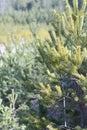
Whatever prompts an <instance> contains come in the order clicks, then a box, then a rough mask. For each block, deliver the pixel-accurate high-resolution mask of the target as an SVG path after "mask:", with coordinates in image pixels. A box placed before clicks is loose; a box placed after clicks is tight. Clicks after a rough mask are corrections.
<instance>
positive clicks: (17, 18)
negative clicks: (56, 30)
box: [0, 0, 82, 43]
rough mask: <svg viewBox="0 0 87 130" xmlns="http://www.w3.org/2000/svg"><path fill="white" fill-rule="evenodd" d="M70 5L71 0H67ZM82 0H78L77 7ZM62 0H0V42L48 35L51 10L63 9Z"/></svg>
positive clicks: (59, 10) (42, 37)
mask: <svg viewBox="0 0 87 130" xmlns="http://www.w3.org/2000/svg"><path fill="white" fill-rule="evenodd" d="M69 2H70V4H71V6H72V0H69ZM81 4H82V0H79V8H80V7H81ZM64 5H65V3H64V0H0V43H2V42H4V43H6V42H8V41H11V40H14V38H15V39H16V40H17V41H21V40H22V38H25V39H26V40H27V41H29V38H30V37H32V36H37V37H39V38H41V39H42V40H43V39H44V38H45V37H49V34H48V23H49V21H50V20H51V19H52V14H51V11H52V9H56V10H57V11H58V12H61V11H63V10H64V7H65V6H64Z"/></svg>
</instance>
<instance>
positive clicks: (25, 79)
mask: <svg viewBox="0 0 87 130" xmlns="http://www.w3.org/2000/svg"><path fill="white" fill-rule="evenodd" d="M86 5H87V2H86V1H85V0H84V2H83V5H82V8H81V9H80V10H79V9H78V1H76V0H73V8H72V7H71V6H70V5H69V3H68V1H67V0H66V8H65V11H64V12H63V13H58V12H56V11H55V10H53V12H52V13H53V15H52V18H51V20H50V22H49V27H48V28H47V30H49V31H47V32H45V30H44V29H42V30H41V32H42V33H41V32H38V28H37V29H36V25H35V27H34V26H33V25H31V26H30V25H29V28H30V29H31V32H32V33H31V32H28V29H27V28H28V25H26V26H25V27H26V29H25V28H23V27H21V26H20V27H19V29H18V28H16V27H18V25H16V26H15V31H14V32H15V33H13V30H14V29H13V30H12V28H10V27H8V29H7V30H11V31H10V33H11V34H10V35H12V34H13V35H12V36H11V39H10V40H8V39H7V41H6V43H7V44H4V43H2V44H0V129H1V130H68V129H70V130H86V129H87V122H86V121H87V30H86V29H87V23H86V17H87V16H86V15H87V13H86V10H85V8H86ZM38 26H39V25H38ZM46 27H47V25H46ZM2 28H3V25H2ZM9 28H10V29H9ZM2 30H3V29H2ZM7 30H6V33H7V32H8V31H7ZM37 32H38V33H37ZM1 34H2V33H1ZM3 34H4V33H3ZM29 35H30V40H29ZM21 38H24V40H23V41H22V42H20V40H21ZM3 39H4V40H5V38H3ZM2 42H4V41H2Z"/></svg>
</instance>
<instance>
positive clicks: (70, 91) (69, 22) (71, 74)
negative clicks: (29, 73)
mask: <svg viewBox="0 0 87 130" xmlns="http://www.w3.org/2000/svg"><path fill="white" fill-rule="evenodd" d="M86 5H87V3H86V1H85V0H84V1H83V5H82V8H81V9H78V0H73V8H72V7H71V6H70V5H69V3H68V0H66V10H65V12H63V13H61V14H58V13H57V12H56V11H55V10H54V11H53V14H54V18H55V19H54V20H53V21H52V22H51V25H52V26H53V28H54V31H49V33H50V37H51V40H50V41H48V40H47V41H45V42H44V43H42V42H40V41H38V44H37V48H38V57H37V61H39V63H40V65H41V66H43V68H45V71H44V75H45V76H47V81H46V82H45V81H44V80H43V81H42V82H41V81H40V83H39V84H38V85H39V92H40V96H41V97H42V99H41V102H42V104H43V106H45V107H46V108H47V109H48V108H50V107H51V106H52V105H54V104H55V105H54V107H55V108H56V109H58V111H59V112H60V113H61V110H62V114H61V116H62V118H57V122H56V121H53V122H55V124H56V125H57V127H58V125H63V126H61V128H62V127H63V128H65V129H67V128H70V126H72V127H75V126H77V125H80V126H81V127H85V126H86V125H87V124H86V123H85V122H84V117H82V114H83V112H82V109H81V107H80V106H81V104H80V103H82V104H84V99H86V97H87V95H86V82H87V81H86V74H85V75H84V74H83V71H84V68H86V64H85V65H84V63H86V56H87V49H86V47H87V36H86V34H85V31H84V19H85V15H86V12H85V8H86ZM82 69H83V70H82ZM84 72H85V71H84ZM82 86H83V87H82ZM61 104H62V105H61ZM60 106H61V107H60ZM78 106H79V108H78ZM60 109H61V110H60ZM76 111H77V112H79V116H78V115H77V114H76V117H75V112H76ZM75 118H76V120H75ZM45 119H49V118H47V116H46V117H45ZM49 120H50V119H49ZM50 121H52V120H50ZM58 121H59V122H61V123H59V122H58ZM59 128H60V127H59Z"/></svg>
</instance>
